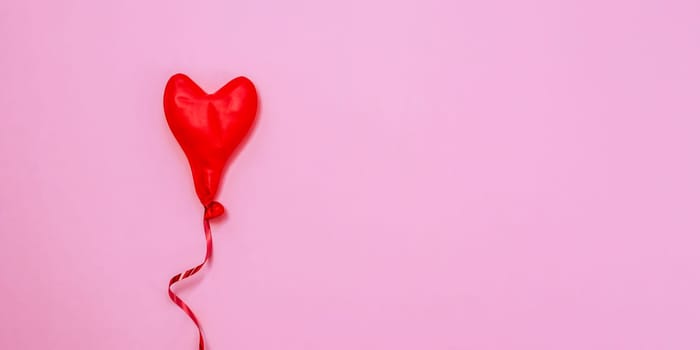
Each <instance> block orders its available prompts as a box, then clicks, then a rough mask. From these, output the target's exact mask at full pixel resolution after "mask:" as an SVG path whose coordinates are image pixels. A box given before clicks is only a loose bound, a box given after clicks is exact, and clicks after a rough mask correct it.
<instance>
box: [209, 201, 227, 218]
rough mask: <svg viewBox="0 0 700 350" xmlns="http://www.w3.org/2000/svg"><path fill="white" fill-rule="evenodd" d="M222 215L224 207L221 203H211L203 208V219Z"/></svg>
mask: <svg viewBox="0 0 700 350" xmlns="http://www.w3.org/2000/svg"><path fill="white" fill-rule="evenodd" d="M223 214H224V206H223V205H221V203H219V202H216V201H212V202H211V203H209V204H208V205H207V206H206V207H204V218H205V219H207V220H209V219H213V218H216V217H219V216H221V215H223Z"/></svg>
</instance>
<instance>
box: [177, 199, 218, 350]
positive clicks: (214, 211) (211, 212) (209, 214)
mask: <svg viewBox="0 0 700 350" xmlns="http://www.w3.org/2000/svg"><path fill="white" fill-rule="evenodd" d="M223 213H224V207H223V206H222V205H221V204H220V203H218V202H211V203H210V204H209V205H208V206H206V207H205V209H204V220H203V222H204V237H205V238H206V240H207V252H206V255H205V256H204V261H202V263H201V264H199V265H197V266H195V267H193V268H191V269H189V270H187V271H185V272H182V273H180V274H177V275H175V276H173V277H172V278H171V279H170V283H169V284H168V295H169V296H170V300H172V301H173V303H175V305H177V306H178V307H179V308H180V309H182V311H184V312H185V313H186V314H187V316H189V317H190V319H192V322H194V324H195V326H197V331H198V332H199V350H204V335H203V333H202V326H201V325H200V324H199V320H197V316H195V314H194V312H192V309H190V307H189V306H187V304H185V302H184V301H182V299H180V297H178V296H177V295H176V294H175V292H173V289H172V286H173V285H174V284H175V283H177V282H179V281H182V280H184V279H185V278H189V277H190V276H193V275H194V274H196V273H197V272H199V270H201V269H202V267H204V265H206V263H207V261H209V259H210V258H211V255H212V247H213V241H212V238H211V226H210V225H209V220H210V219H213V218H215V217H218V216H221V215H222V214H223Z"/></svg>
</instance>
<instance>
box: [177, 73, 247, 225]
mask: <svg viewBox="0 0 700 350" xmlns="http://www.w3.org/2000/svg"><path fill="white" fill-rule="evenodd" d="M163 105H164V107H165V118H166V119H167V121H168V125H169V126H170V130H171V131H172V132H173V135H175V139H176V140H177V142H178V143H179V144H180V147H182V150H183V151H185V155H186V156H187V160H188V161H189V163H190V167H191V169H192V177H193V179H194V187H195V191H196V192H197V196H198V197H199V200H200V201H201V202H202V204H203V205H204V206H205V207H206V208H207V212H208V214H207V216H209V217H216V216H219V215H221V214H222V213H223V206H221V205H220V204H219V203H217V202H214V197H215V196H216V192H217V190H218V188H219V183H220V181H221V173H222V171H223V169H224V166H225V165H226V163H227V162H228V160H229V158H230V157H231V154H233V152H234V151H235V150H236V148H237V147H238V146H240V145H241V143H242V142H243V140H244V139H245V137H246V135H247V134H248V132H249V131H250V129H251V127H252V126H253V123H254V121H255V116H256V114H257V109H258V95H257V92H256V91H255V86H254V85H253V83H252V82H251V81H250V80H248V78H245V77H238V78H235V79H233V80H231V81H230V82H229V83H228V84H226V85H224V86H223V87H222V88H221V89H219V90H218V91H216V92H215V93H213V94H208V93H206V92H204V90H202V88H200V87H199V86H198V85H197V84H196V83H195V82H194V81H192V79H190V78H189V77H188V76H186V75H184V74H176V75H174V76H172V77H171V78H170V80H168V83H167V85H166V86H165V94H164V96H163Z"/></svg>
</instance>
